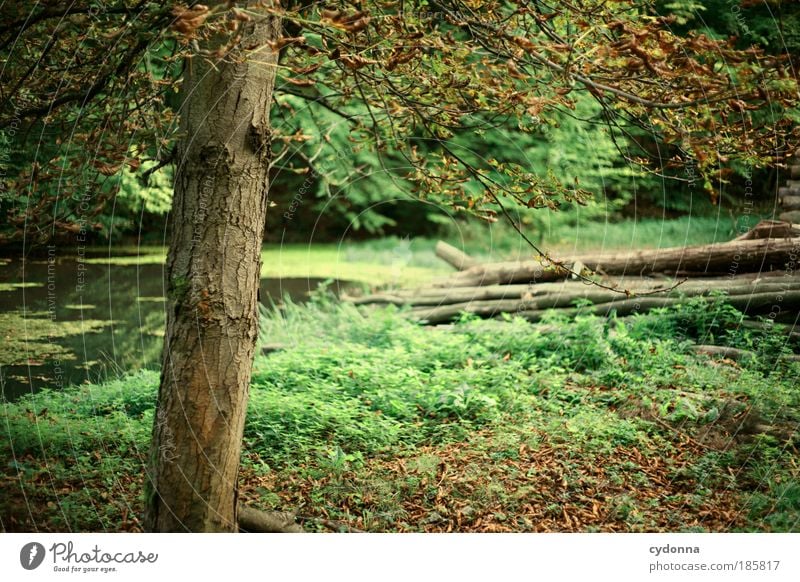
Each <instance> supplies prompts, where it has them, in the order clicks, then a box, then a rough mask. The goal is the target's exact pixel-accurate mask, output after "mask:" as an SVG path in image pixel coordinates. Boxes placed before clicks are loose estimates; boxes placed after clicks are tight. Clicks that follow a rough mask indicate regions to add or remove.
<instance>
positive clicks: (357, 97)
mask: <svg viewBox="0 0 800 582" xmlns="http://www.w3.org/2000/svg"><path fill="white" fill-rule="evenodd" d="M356 5H357V6H354V5H353V3H350V2H344V1H332V2H329V3H327V4H326V5H324V6H323V5H320V4H318V3H315V2H297V3H283V4H281V3H278V2H248V3H231V2H229V3H216V4H213V5H212V6H211V7H207V6H204V5H200V4H195V5H193V6H192V7H191V8H189V7H186V6H174V7H171V8H169V9H168V8H165V7H163V6H162V5H159V4H156V3H151V2H146V1H145V0H140V1H139V2H137V3H127V2H119V3H118V4H112V5H110V6H108V5H105V4H104V3H101V2H90V3H88V4H87V5H85V6H80V5H76V4H71V5H69V6H66V7H64V6H61V5H59V4H57V3H55V4H53V5H50V4H45V5H43V6H41V7H38V6H37V7H35V8H33V9H32V10H31V13H30V15H29V16H28V17H27V18H23V19H19V18H17V19H16V20H14V18H12V17H10V16H8V15H6V16H5V17H4V19H3V22H4V25H3V26H0V35H3V36H2V39H3V41H2V42H4V43H5V45H6V46H10V45H11V44H12V43H15V42H16V40H15V39H18V38H21V37H22V36H24V35H29V34H34V33H36V34H37V35H38V36H39V37H41V38H52V39H54V40H53V42H52V43H50V42H49V41H45V43H44V45H42V46H40V47H39V49H40V50H39V51H38V53H37V52H36V51H34V54H33V56H30V55H28V56H26V55H25V54H23V55H22V56H21V57H18V58H17V59H16V60H14V62H13V63H12V64H11V66H10V67H9V71H11V75H12V81H13V82H12V83H9V84H7V86H9V87H11V88H12V89H11V90H9V91H8V93H6V94H5V95H3V97H4V98H5V102H6V103H11V102H15V103H16V104H15V106H14V108H13V109H11V110H10V109H8V107H7V106H5V108H4V110H3V115H2V116H0V127H10V125H11V124H12V123H14V120H15V119H16V120H25V123H26V127H27V128H28V129H29V131H32V130H36V131H40V132H41V133H42V135H44V134H45V133H46V131H48V130H49V131H50V132H51V133H50V141H48V144H49V148H50V150H49V152H48V155H47V164H48V165H51V166H53V167H58V164H59V163H60V164H61V165H62V166H63V165H64V164H63V162H64V160H65V159H72V160H73V162H74V163H72V164H71V165H69V170H68V171H63V170H62V172H61V174H58V173H57V172H55V171H48V172H47V173H46V174H44V173H43V171H42V168H43V166H44V164H42V163H38V164H37V162H36V160H33V161H31V160H30V159H26V157H25V156H24V155H21V156H19V157H17V158H16V159H15V160H14V163H15V167H17V168H18V169H19V171H18V173H17V174H16V175H15V177H14V178H13V180H14V183H15V184H17V185H23V184H24V185H25V188H27V191H28V192H29V193H31V195H33V194H35V192H36V189H37V188H44V189H45V191H46V192H48V194H47V195H42V196H40V198H39V199H38V200H39V202H38V203H40V204H41V206H42V208H47V207H48V206H49V205H51V204H53V196H56V199H57V196H58V193H59V191H58V190H57V189H56V190H55V191H53V190H47V188H50V187H52V186H47V187H44V186H43V184H53V183H58V184H63V180H78V179H81V180H83V181H84V183H85V182H87V181H88V182H91V183H92V184H93V185H95V188H94V190H93V192H94V196H95V197H94V198H93V200H95V202H96V203H97V204H98V205H102V204H104V203H105V201H106V200H107V199H108V198H109V197H111V196H113V191H114V190H113V187H111V186H108V185H107V183H106V182H107V181H104V180H103V179H99V180H96V181H93V180H87V177H86V173H87V172H86V169H87V168H91V169H92V170H93V175H94V176H97V175H100V176H106V177H108V176H116V175H117V174H118V173H119V172H121V171H122V168H123V166H128V167H132V168H134V169H135V168H136V167H138V166H140V165H141V159H142V158H147V157H150V158H154V159H157V160H160V161H159V162H158V163H159V164H161V163H164V164H166V163H174V164H175V165H176V180H175V200H174V204H173V212H172V216H171V235H170V237H171V238H170V240H171V243H170V252H169V257H168V262H167V272H168V287H169V294H170V303H169V314H168V324H167V334H166V339H165V349H164V357H163V370H162V380H161V386H160V389H159V405H158V411H157V414H156V418H155V422H154V433H153V434H154V438H153V445H152V450H151V459H150V470H149V472H148V474H149V477H150V482H151V487H150V488H149V490H148V492H147V507H148V516H147V526H148V528H149V529H153V530H158V531H168V530H182V529H187V530H190V531H212V530H214V531H230V530H234V529H235V528H236V510H237V509H236V472H237V469H238V463H239V456H240V450H241V435H242V426H243V422H244V412H245V407H246V403H247V392H248V383H249V378H250V369H251V366H252V359H253V353H254V347H255V340H256V331H257V317H256V313H257V311H256V301H257V298H256V293H257V287H258V273H259V246H260V241H261V237H262V234H263V223H264V218H265V212H266V209H267V206H268V205H269V202H268V168H269V163H270V156H275V157H276V158H283V159H287V160H290V161H289V162H287V163H289V164H291V163H294V162H292V161H291V160H292V159H293V156H300V157H301V159H303V158H302V153H303V152H302V151H301V146H302V144H303V143H305V142H306V141H308V139H309V136H308V135H307V133H306V131H303V128H293V130H292V131H290V132H286V131H280V130H279V128H276V127H273V128H270V124H269V114H268V111H269V107H268V106H269V104H270V101H271V100H272V88H273V83H277V84H276V86H275V89H276V95H277V97H276V98H277V100H278V102H279V103H281V99H282V97H283V96H286V95H290V96H291V98H292V99H296V100H303V101H305V102H307V103H309V104H310V105H309V106H312V107H314V108H319V109H321V110H324V111H326V112H329V113H332V114H333V115H334V116H335V117H336V118H338V119H340V120H341V122H342V123H346V124H348V125H349V128H350V130H349V137H348V139H349V148H350V149H351V151H353V152H360V151H362V150H364V149H365V148H371V149H372V150H373V151H374V152H375V155H376V156H378V157H377V160H378V161H379V163H380V164H381V165H382V168H383V170H384V172H385V173H386V175H387V176H390V177H397V178H403V179H404V180H409V181H412V182H413V183H414V184H415V187H416V188H417V192H416V193H417V195H418V196H420V197H426V196H427V197H431V196H432V197H435V199H436V200H437V201H441V202H445V203H447V204H449V205H451V206H452V207H453V208H455V209H456V210H459V211H463V212H466V213H471V214H475V215H477V216H479V217H483V218H486V219H489V220H493V219H494V217H495V216H496V215H497V214H501V215H504V216H507V217H509V218H510V214H509V213H508V209H507V206H508V205H510V204H511V205H519V206H523V207H529V208H556V207H557V206H558V205H559V203H560V202H561V201H563V200H568V201H577V202H580V201H582V200H583V199H584V198H585V197H586V196H588V195H589V193H587V192H586V191H584V190H583V189H582V188H581V186H580V184H579V183H578V181H577V179H576V180H575V182H573V183H562V182H561V181H559V180H558V179H557V178H556V176H554V175H553V174H552V173H549V174H547V175H536V174H535V173H533V172H531V171H530V170H529V169H528V168H526V167H525V166H524V164H522V163H519V161H516V162H514V161H508V160H503V159H498V158H497V157H495V156H491V157H489V158H483V157H481V156H477V155H474V152H472V151H471V148H470V145H469V144H470V143H471V142H473V141H476V140H481V139H482V136H483V135H485V132H486V131H487V130H494V129H496V128H498V127H499V128H507V129H508V128H513V130H514V131H521V132H527V131H533V130H535V129H537V128H540V127H541V126H543V125H546V124H548V123H553V120H554V119H556V116H555V113H556V112H559V113H560V114H562V115H573V116H574V115H576V111H575V105H576V102H577V100H578V99H585V98H587V97H588V98H591V99H592V100H593V101H594V102H595V103H596V104H597V106H596V107H595V108H594V110H595V111H596V112H597V113H596V114H592V116H591V117H589V118H582V119H580V120H581V121H582V122H584V123H590V124H597V123H602V124H605V126H606V127H607V128H608V131H609V134H610V135H611V136H612V138H613V139H615V140H616V141H617V142H618V144H619V146H620V149H621V150H622V151H624V152H625V155H626V156H627V157H628V158H630V159H631V160H633V161H635V162H636V163H639V164H641V165H642V166H643V167H646V168H647V169H648V170H649V171H650V172H653V173H656V174H663V173H664V172H670V173H671V175H672V176H673V177H677V178H678V179H684V180H685V179H688V178H686V177H685V176H684V177H681V175H680V173H678V174H676V173H675V167H680V166H681V165H686V164H688V165H689V168H690V169H691V172H692V174H691V175H692V176H693V177H694V176H697V177H699V176H702V177H703V180H704V182H705V183H706V185H707V187H708V189H709V190H712V191H713V189H714V188H713V185H714V182H715V181H719V180H725V179H726V176H727V175H728V173H729V171H730V168H729V165H730V164H731V163H734V162H736V161H738V162H739V163H743V164H746V165H750V166H753V167H756V166H761V165H765V164H770V163H772V164H776V163H777V164H779V163H782V162H783V161H784V160H785V158H786V157H787V155H788V153H789V152H793V151H794V148H796V147H797V145H798V130H797V128H796V125H795V124H794V121H795V120H794V115H796V114H795V112H794V110H793V108H794V107H795V106H796V105H797V95H798V84H797V79H796V78H795V77H794V76H793V74H792V73H791V67H790V64H789V63H788V62H787V59H786V58H784V57H781V56H775V55H767V54H765V53H763V52H762V51H760V50H758V49H756V48H746V49H744V50H742V49H738V48H736V47H735V46H734V41H733V40H732V39H731V40H728V39H722V40H715V39H710V38H708V37H706V36H703V35H700V34H694V33H687V34H686V35H685V36H679V35H676V34H674V33H673V32H671V30H670V25H671V23H672V22H673V19H671V18H670V17H664V16H660V15H658V14H657V13H655V12H654V11H653V9H652V8H651V6H650V5H649V4H646V3H641V2H630V1H628V2H613V3H608V2H605V1H600V0H582V1H577V2H561V3H555V4H550V3H546V2H540V1H538V0H535V1H533V2H530V1H520V2H514V1H494V0H486V1H477V2H473V1H469V2H468V1H459V0H436V1H430V2H426V3H420V6H419V7H416V6H414V7H411V8H409V7H408V6H406V4H405V3H402V2H401V3H384V2H372V1H364V2H358V3H356ZM87 15H89V16H88V17H91V18H95V20H94V21H93V22H95V24H92V25H90V26H89V27H88V28H87V27H86V23H85V22H81V19H84V18H87ZM98 22H99V23H101V24H99V25H98V24H96V23H98ZM20 28H21V29H22V33H21V34H17V30H18V29H20ZM154 31H155V32H154ZM161 31H168V34H165V35H163V36H162V35H161ZM48 33H49V34H48ZM15 35H16V36H15ZM129 35H130V36H129ZM109 39H117V40H118V42H115V44H114V47H115V49H114V50H111V51H107V52H106V54H103V50H102V47H103V46H104V45H105V44H107V43H108V42H109ZM123 40H124V42H123ZM85 46H89V47H90V48H89V49H88V53H87V49H85V48H84V47H85ZM120 46H121V47H123V48H118V47H120ZM125 47H127V48H125ZM54 50H60V51H63V52H65V53H67V54H68V53H70V51H72V52H73V53H74V55H75V56H74V61H75V65H74V66H68V67H66V68H63V70H62V74H63V79H62V83H61V84H60V85H57V86H54V85H53V83H52V80H51V78H50V76H48V75H47V74H45V73H46V71H45V72H43V71H42V69H40V67H42V63H45V64H47V63H51V61H50V60H48V59H49V58H50V57H48V55H50V54H52V51H54ZM151 50H152V51H155V54H160V55H161V57H160V58H161V61H160V65H159V67H158V70H153V67H152V66H150V63H149V61H148V58H149V57H148V55H152V54H153V53H152V52H148V51H151ZM142 57H146V58H142ZM137 59H141V60H137ZM180 59H183V62H184V65H183V71H184V73H183V75H180V73H179V72H178V71H176V67H175V63H177V62H179V61H180ZM98 63H100V66H99V67H98ZM51 65H52V66H56V65H55V64H52V63H51ZM51 65H47V66H51ZM91 71H95V72H94V73H91ZM181 77H182V79H183V84H182V86H181V92H182V94H183V95H184V98H183V104H182V106H181V108H180V110H179V115H180V118H181V131H180V135H179V136H178V135H175V132H173V131H172V129H171V126H170V125H169V119H170V116H171V115H170V112H169V110H168V109H166V108H164V107H161V104H162V103H165V102H168V101H170V99H168V98H167V97H168V96H169V95H168V94H167V93H166V91H167V90H172V88H173V87H175V86H177V83H178V82H179V79H180V78H181ZM87 79H88V81H87ZM4 86H6V83H5V81H4ZM87 87H88V89H87ZM112 88H118V90H117V91H115V90H112ZM165 95H166V96H165ZM23 98H24V99H23ZM15 100H16V101H15ZM20 101H25V103H23V104H22V105H20ZM284 105H285V103H284ZM132 112H135V113H136V115H132ZM139 114H141V119H138V116H139ZM137 119H138V121H136V120H137ZM58 124H61V125H60V126H59V125H58ZM69 124H71V125H72V126H73V127H81V128H84V129H85V131H86V135H87V136H88V137H87V139H88V140H89V143H91V144H92V145H93V146H96V151H95V154H96V155H95V156H94V157H93V158H91V160H90V161H88V162H86V160H85V158H83V157H81V156H80V155H78V154H76V153H75V152H74V151H73V152H71V153H70V151H65V149H64V147H63V142H62V141H59V137H58V132H55V133H52V131H53V130H52V128H53V126H54V125H55V126H56V127H61V128H62V129H63V128H64V127H66V126H69ZM98 124H100V125H99V127H102V128H103V130H105V129H107V128H115V129H116V130H117V131H118V132H121V135H117V134H114V137H113V138H109V139H108V140H107V141H103V140H101V139H100V136H101V135H103V132H102V131H99V130H98ZM270 129H272V131H270ZM295 129H297V130H295ZM634 130H636V131H634ZM309 131H310V128H309ZM642 131H644V132H647V133H648V135H651V136H653V139H652V142H654V143H656V144H657V149H656V151H655V152H654V151H653V148H652V147H651V145H650V143H648V144H643V143H641V142H640V140H639V139H638V138H637V136H639V135H641V132H642ZM128 135H132V136H135V137H136V138H139V137H141V138H142V139H136V140H135V141H136V143H135V145H131V144H132V143H133V142H134V140H132V139H125V137H126V136H128ZM144 138H147V139H144ZM176 140H177V144H178V145H177V148H176V149H175V150H174V155H172V154H170V153H168V152H171V151H173V150H171V148H169V147H167V146H170V145H171V144H172V143H173V141H176ZM319 141H320V143H321V144H322V142H324V141H325V140H324V134H323V139H321V140H319ZM101 146H102V147H101ZM323 147H324V144H323ZM271 150H274V151H271ZM101 154H102V155H101ZM70 156H72V158H70ZM273 159H275V158H273ZM151 161H153V160H151ZM84 162H86V163H85V164H84ZM298 165H300V166H302V165H305V166H306V167H308V168H311V169H312V171H319V170H315V169H314V157H313V156H312V157H308V156H305V158H304V159H303V161H302V162H301V163H300V164H298ZM45 178H47V179H45ZM692 179H694V178H692ZM58 180H61V182H58ZM54 181H55V182H54ZM56 188H57V187H56ZM278 210H279V211H280V209H278ZM74 211H75V207H69V206H68V207H67V211H66V216H61V215H60V214H59V212H58V211H56V210H53V211H52V212H51V213H50V214H49V216H52V217H53V223H54V224H55V222H58V223H59V224H60V225H62V226H63V227H64V228H67V229H69V228H71V227H72V228H74V226H73V225H74V224H75V218H76V213H75V212H74ZM70 212H71V213H72V214H71V215H70ZM15 216H16V218H15V220H17V221H18V222H19V224H26V220H27V217H28V214H27V213H23V214H17V215H15ZM77 218H81V216H80V214H78V215H77ZM42 232H44V231H42ZM534 248H535V247H534Z"/></svg>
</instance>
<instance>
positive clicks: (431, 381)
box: [0, 296, 800, 531]
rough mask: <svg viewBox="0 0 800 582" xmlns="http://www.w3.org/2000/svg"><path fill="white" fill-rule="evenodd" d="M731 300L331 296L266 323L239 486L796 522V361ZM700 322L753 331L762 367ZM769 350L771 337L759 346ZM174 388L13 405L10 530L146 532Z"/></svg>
mask: <svg viewBox="0 0 800 582" xmlns="http://www.w3.org/2000/svg"><path fill="white" fill-rule="evenodd" d="M740 321H741V316H740V314H738V313H737V312H736V311H735V310H732V309H730V308H728V307H726V306H725V305H724V304H721V303H720V304H718V305H716V306H715V307H714V308H713V309H710V310H709V309H706V308H704V307H702V306H701V305H700V304H692V303H690V304H688V305H686V306H683V307H680V308H676V309H667V310H661V311H657V312H651V313H649V314H646V315H640V316H637V317H635V318H628V319H610V320H605V319H598V318H595V317H577V318H575V319H574V320H567V319H564V318H561V317H558V316H555V315H553V316H552V317H550V318H548V319H547V320H546V321H545V322H543V323H540V324H537V325H531V324H529V323H527V322H525V321H522V320H518V319H512V318H507V320H492V321H479V320H475V319H472V318H464V319H463V320H461V321H459V322H458V323H457V324H455V325H454V326H452V327H449V328H444V329H438V328H436V329H429V328H423V327H420V326H418V325H416V324H413V323H411V322H409V321H408V320H407V319H406V318H405V317H404V316H403V313H402V312H400V311H398V310H396V309H393V308H389V309H379V310H373V311H361V310H358V309H356V308H355V307H353V306H349V305H338V304H336V303H334V302H332V301H331V300H329V299H327V298H326V297H324V296H320V297H318V298H317V299H316V300H315V301H314V302H312V303H311V304H309V305H306V306H297V305H294V304H292V303H288V304H287V305H285V306H284V307H283V308H282V310H281V311H280V312H279V313H273V314H272V315H270V316H269V317H267V318H265V320H264V322H263V327H264V330H265V331H264V334H265V337H266V338H268V339H269V341H270V342H271V343H272V342H278V343H283V344H284V345H285V346H286V349H284V350H283V351H279V352H276V353H273V354H271V355H269V356H260V357H259V358H257V360H256V362H255V367H254V373H253V380H252V387H251V397H250V404H249V410H248V417H247V423H246V427H245V435H244V451H243V455H242V463H243V466H242V471H241V479H240V497H241V498H242V499H243V500H244V501H245V502H247V503H249V504H251V505H253V506H257V507H262V508H280V509H294V510H296V511H297V512H298V513H299V514H300V515H302V516H304V519H305V520H306V521H305V523H306V527H307V528H308V529H312V530H313V529H315V528H316V527H321V526H320V524H321V523H322V522H323V520H329V521H330V520H333V521H338V522H341V523H342V524H348V525H350V526H354V527H357V528H359V529H366V530H369V531H797V530H798V529H800V522H799V521H798V520H800V467H798V465H797V462H796V459H797V448H798V445H800V442H799V440H798V437H797V432H796V429H797V426H798V422H800V393H798V391H797V389H796V386H797V380H798V377H800V368H798V365H797V364H788V363H787V364H776V357H775V356H776V353H777V352H778V351H781V350H786V349H788V346H786V340H785V338H784V336H779V335H776V333H775V332H773V331H770V330H767V331H759V330H753V329H751V328H744V327H741V326H739V323H740ZM687 340H692V341H703V342H706V343H709V342H710V341H712V340H715V341H719V342H721V343H725V344H727V345H740V346H751V347H752V346H755V347H756V357H755V359H753V360H752V361H750V362H748V364H747V367H746V368H743V367H740V366H739V365H738V364H736V363H734V362H730V361H727V360H713V359H709V358H708V357H705V356H697V355H695V354H693V353H692V352H691V350H690V349H689V347H688V344H687ZM759 346H763V347H759ZM157 384H158V375H157V373H155V372H140V373H137V374H134V375H130V376H128V377H126V378H124V379H122V380H118V381H114V382H110V383H107V384H102V385H84V386H80V387H75V388H71V389H68V390H65V391H63V392H60V393H59V392H52V391H45V392H42V393H39V394H36V395H33V396H30V397H26V398H25V399H23V400H20V401H19V402H15V403H5V404H3V405H2V406H3V413H2V417H3V425H4V426H3V432H4V433H5V434H6V436H7V438H5V439H3V440H2V441H0V451H1V453H2V457H3V458H4V459H7V461H6V462H5V464H4V467H3V472H2V477H0V478H2V481H0V482H1V483H2V485H1V486H0V487H2V497H0V516H2V521H3V523H2V526H3V528H5V529H6V530H8V531H17V530H23V531H29V530H34V529H37V530H46V531H51V530H52V531H66V530H70V531H106V530H108V531H120V530H122V531H129V530H130V531H135V530H138V529H140V528H141V524H140V521H139V519H140V515H141V511H142V503H141V490H142V474H143V459H144V458H145V457H146V452H147V443H148V439H149V434H150V427H151V424H152V420H153V406H154V399H155V393H156V389H157Z"/></svg>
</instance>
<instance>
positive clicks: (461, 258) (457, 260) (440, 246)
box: [436, 240, 478, 271]
mask: <svg viewBox="0 0 800 582" xmlns="http://www.w3.org/2000/svg"><path fill="white" fill-rule="evenodd" d="M436 256H437V257H439V258H440V259H442V260H443V261H444V262H445V263H447V264H448V265H452V266H453V267H455V268H456V269H458V270H459V271H463V270H465V269H469V268H470V267H474V266H475V265H477V264H478V261H477V260H475V259H473V258H472V257H470V256H469V255H468V254H467V253H465V252H464V251H461V250H459V249H457V248H456V247H454V246H453V245H449V244H447V243H446V242H444V241H441V240H440V241H438V242H437V243H436Z"/></svg>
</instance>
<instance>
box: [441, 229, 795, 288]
mask: <svg viewBox="0 0 800 582" xmlns="http://www.w3.org/2000/svg"><path fill="white" fill-rule="evenodd" d="M798 257H800V238H790V239H775V238H765V239H754V240H737V241H730V242H726V243H716V244H709V245H701V246H694V247H675V248H666V249H655V250H644V251H635V252H629V253H608V254H596V255H591V256H590V255H582V256H577V257H570V258H566V259H563V260H548V259H546V258H542V259H541V260H528V261H508V262H500V263H486V264H480V265H476V266H474V267H470V268H469V269H466V270H465V271H461V272H459V273H456V274H454V275H452V276H451V277H449V278H448V279H446V280H444V281H441V282H439V283H438V285H437V286H440V287H476V286H485V285H495V284H510V283H522V282H525V283H530V282H534V283H538V282H541V281H554V280H558V279H563V278H565V277H566V275H567V274H568V272H567V271H566V270H565V269H564V268H563V267H562V266H561V265H566V266H569V265H573V264H575V263H581V264H583V265H585V266H586V268H587V269H589V270H591V271H596V272H600V273H604V274H609V275H628V276H632V275H639V276H642V275H648V274H651V273H666V274H677V273H696V274H708V273H736V272H743V271H745V270H757V271H763V270H770V269H781V268H783V267H784V266H785V265H786V264H787V263H789V262H792V261H797V259H798Z"/></svg>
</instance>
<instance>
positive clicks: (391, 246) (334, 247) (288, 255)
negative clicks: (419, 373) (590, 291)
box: [86, 213, 757, 286]
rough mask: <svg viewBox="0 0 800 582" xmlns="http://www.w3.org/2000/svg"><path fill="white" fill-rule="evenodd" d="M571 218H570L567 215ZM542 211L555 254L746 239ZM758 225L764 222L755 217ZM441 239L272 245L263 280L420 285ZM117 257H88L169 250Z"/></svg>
mask: <svg viewBox="0 0 800 582" xmlns="http://www.w3.org/2000/svg"><path fill="white" fill-rule="evenodd" d="M562 214H563V216H562ZM562 214H553V213H549V214H542V215H541V219H540V220H538V221H536V222H530V223H529V224H526V225H525V226H524V231H525V233H526V235H527V236H528V237H529V238H530V239H531V240H532V241H533V242H534V243H536V244H537V245H539V246H540V248H541V249H542V250H544V251H547V252H550V253H553V254H564V255H567V254H572V253H583V252H593V251H600V252H603V251H605V252H611V251H629V250H630V251H632V250H637V249H646V248H665V247H676V246H684V245H697V244H707V243H712V242H722V241H727V240H730V239H732V238H734V237H735V236H736V235H737V234H740V233H739V232H738V231H737V230H736V225H735V224H734V223H733V222H731V220H730V219H728V218H727V217H726V218H721V217H720V218H715V217H708V216H702V217H692V216H687V217H683V218H678V219H673V220H658V219H640V220H638V221H631V220H626V221H621V222H612V221H605V222H602V221H597V220H581V219H580V216H579V215H567V214H566V213H562ZM755 222H757V219H756V217H753V219H752V220H751V223H752V224H755ZM441 238H442V239H444V240H447V241H448V242H450V243H451V244H454V245H455V246H458V247H459V248H463V249H464V250H465V251H466V252H467V253H469V254H471V255H473V256H474V257H476V258H479V259H482V260H505V259H517V258H527V257H531V256H533V255H534V254H535V253H534V251H533V250H532V249H531V248H530V247H529V246H527V244H526V243H525V242H524V240H523V239H522V238H521V237H520V236H519V234H518V233H517V232H516V231H515V230H514V229H513V228H512V227H511V226H510V225H508V224H507V223H505V222H498V223H496V224H494V225H485V224H480V223H467V224H462V225H460V226H452V225H451V226H449V227H448V229H447V230H446V232H443V233H442V234H441ZM435 244H436V240H435V239H425V238H414V239H407V238H406V239H404V238H397V237H387V238H383V239H377V240H370V241H364V242H350V241H344V242H341V243H338V244H336V243H314V244H309V245H303V244H286V245H265V246H264V248H263V250H262V253H261V261H262V267H261V276H262V277H269V278H294V277H301V278H303V277H313V278H321V279H329V278H330V279H341V280H347V281H356V282H363V283H367V284H370V285H373V286H381V285H393V286H400V285H415V284H419V283H422V282H424V281H427V280H429V279H430V278H431V277H434V276H437V275H442V274H446V273H448V272H449V271H450V270H451V269H450V268H449V267H447V266H446V265H445V264H444V263H442V262H441V261H440V260H439V259H438V258H436V255H435V253H434V247H435ZM113 250H114V251H115V255H114V256H111V257H96V256H95V257H94V258H90V259H86V262H87V263H98V264H111V265H123V266H125V265H127V266H131V265H143V264H160V263H163V262H164V260H165V259H166V251H165V249H164V248H163V247H156V246H146V247H145V246H143V247H140V248H139V249H136V248H132V247H119V248H114V249H113Z"/></svg>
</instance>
